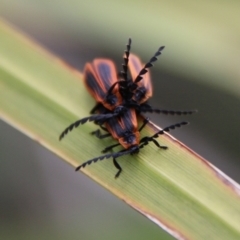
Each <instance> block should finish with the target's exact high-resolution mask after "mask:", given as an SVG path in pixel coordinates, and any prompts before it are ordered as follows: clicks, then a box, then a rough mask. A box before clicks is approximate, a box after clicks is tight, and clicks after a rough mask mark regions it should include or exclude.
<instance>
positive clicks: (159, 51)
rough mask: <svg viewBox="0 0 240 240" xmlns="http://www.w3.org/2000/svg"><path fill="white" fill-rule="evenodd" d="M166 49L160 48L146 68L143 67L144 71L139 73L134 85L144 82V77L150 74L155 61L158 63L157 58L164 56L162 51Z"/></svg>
mask: <svg viewBox="0 0 240 240" xmlns="http://www.w3.org/2000/svg"><path fill="white" fill-rule="evenodd" d="M164 48H165V46H162V47H160V48H159V49H158V50H157V52H156V53H155V54H154V56H153V57H152V58H151V59H150V60H149V62H148V63H146V64H145V66H144V67H143V69H142V70H141V71H140V72H139V74H138V76H137V77H136V79H135V80H134V83H137V82H140V81H141V80H142V76H143V75H144V74H145V73H147V72H148V70H147V69H148V68H150V67H152V66H153V63H154V62H155V61H157V59H158V58H157V57H158V56H160V55H161V54H162V50H163V49H164Z"/></svg>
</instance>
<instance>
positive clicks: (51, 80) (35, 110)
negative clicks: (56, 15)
mask: <svg viewBox="0 0 240 240" xmlns="http://www.w3.org/2000/svg"><path fill="white" fill-rule="evenodd" d="M0 43H1V44H0V114H1V118H2V119H4V120H5V121H6V122H8V123H9V124H11V125H13V126H14V127H16V128H17V129H19V130H20V131H22V132H23V133H25V134H27V135H28V136H29V137H31V138H32V139H34V140H35V141H38V142H39V143H40V144H42V145H43V146H45V147H46V148H48V149H49V150H51V151H53V152H54V153H56V154H57V155H59V156H60V157H62V158H63V159H64V160H65V161H66V162H68V163H70V164H71V165H72V166H74V167H76V166H78V165H79V164H81V163H83V162H84V161H86V160H88V159H91V158H93V157H96V156H99V155H100V154H101V150H102V149H104V148H105V147H106V146H108V145H109V144H112V143H113V140H111V139H109V140H103V141H99V140H98V139H96V138H94V137H93V136H91V135H90V134H89V132H91V131H93V130H95V129H96V126H95V125H94V124H93V123H88V124H85V125H83V126H80V127H79V128H78V129H76V130H74V131H73V132H72V133H70V134H69V135H68V136H67V137H66V138H65V139H63V141H62V142H59V141H58V137H59V134H60V133H61V132H62V131H63V130H64V129H65V127H66V126H68V125H69V124H70V123H72V122H74V121H75V120H77V119H79V118H82V117H85V116H87V115H88V114H89V110H90V109H91V108H92V107H93V106H94V101H93V99H91V97H90V96H89V94H88V93H87V91H86V89H85V88H84V85H83V82H82V75H81V74H80V73H79V72H77V71H76V70H74V69H71V68H70V67H69V66H67V65H66V64H64V63H63V62H61V61H60V60H59V59H57V58H56V57H54V56H51V55H50V54H49V53H47V52H46V51H44V50H42V49H41V48H40V47H38V46H37V45H36V44H34V43H32V42H31V41H29V40H28V39H26V38H25V37H23V36H22V35H20V34H19V33H17V32H16V31H14V30H12V29H11V28H10V27H9V26H8V25H6V24H4V23H0ZM156 128H157V127H156V126H154V125H150V126H149V127H147V128H146V129H145V130H144V131H143V135H151V134H153V132H154V131H156ZM159 142H160V143H161V144H162V145H166V146H168V147H169V149H168V150H166V151H164V150H160V149H158V148H157V147H156V146H154V145H153V144H149V146H147V147H145V148H144V149H143V150H142V151H141V152H140V153H139V154H138V155H134V156H125V157H122V158H120V159H119V163H120V165H121V166H122V168H123V173H122V174H121V175H120V177H119V178H118V179H117V180H115V179H114V175H115V173H116V169H115V168H114V166H113V164H112V161H111V160H105V161H101V162H99V163H98V164H93V165H91V166H87V167H86V168H85V169H83V172H84V173H85V174H87V175H88V176H89V177H91V178H93V179H94V180H95V181H96V182H98V183H99V184H101V185H102V186H104V187H105V188H106V189H108V190H109V191H111V192H112V193H113V194H115V195H116V196H118V197H119V198H120V199H122V200H124V201H125V202H126V203H127V204H129V205H130V206H132V207H133V208H134V209H136V210H137V211H139V212H141V213H142V214H143V215H145V216H146V217H148V218H149V219H150V220H151V221H153V222H155V223H156V224H158V225H159V226H161V227H162V228H164V229H165V230H166V231H168V232H169V233H170V234H172V235H173V236H175V237H176V238H178V239H239V238H240V228H239V226H240V201H239V193H240V188H239V185H237V184H236V183H235V182H234V181H232V180H231V179H229V178H228V177H227V176H225V175H224V174H223V173H222V172H221V171H219V170H218V169H216V168H215V167H214V166H212V165H211V164H210V163H208V162H207V161H206V160H204V159H202V158H201V157H200V156H198V155H197V154H196V153H194V152H193V151H191V150H190V149H188V148H187V147H186V146H184V145H183V144H182V143H180V142H179V141H177V140H176V139H174V138H173V137H171V136H170V135H167V134H166V135H165V136H161V137H160V138H159Z"/></svg>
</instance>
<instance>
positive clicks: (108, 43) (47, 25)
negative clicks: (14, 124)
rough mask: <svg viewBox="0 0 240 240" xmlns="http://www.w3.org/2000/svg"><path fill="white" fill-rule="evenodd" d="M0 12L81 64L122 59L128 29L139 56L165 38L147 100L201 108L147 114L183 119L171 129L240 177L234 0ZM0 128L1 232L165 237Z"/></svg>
mask: <svg viewBox="0 0 240 240" xmlns="http://www.w3.org/2000/svg"><path fill="white" fill-rule="evenodd" d="M0 16H1V17H2V18H4V19H6V20H7V21H9V22H10V23H12V24H13V25H15V26H17V27H18V28H19V29H21V30H22V31H23V32H25V33H27V34H28V35H29V36H31V37H32V38H34V39H36V40H37V41H38V42H39V43H40V44H41V45H43V46H44V47H45V48H47V49H49V50H50V51H51V52H53V53H54V54H56V55H58V56H59V57H60V58H62V59H64V61H66V62H68V63H69V64H71V65H72V66H74V67H76V68H77V69H79V70H80V71H81V70H82V69H83V66H84V64H85V62H86V61H91V60H92V59H93V58H95V57H107V58H111V59H113V60H114V61H115V62H116V64H117V66H120V64H121V62H122V54H123V50H124V49H125V44H126V42H127V39H128V37H129V36H131V37H132V39H133V44H132V51H133V52H134V53H137V54H138V55H139V56H140V57H141V59H142V60H143V62H146V61H148V60H149V58H150V57H151V56H152V55H153V53H154V52H155V51H156V50H157V48H158V47H159V46H161V45H165V46H166V49H165V50H164V52H163V55H162V56H161V57H160V58H159V61H158V62H157V63H156V64H155V66H154V68H153V69H152V70H151V75H152V81H153V85H154V97H153V98H152V100H151V104H152V105H153V106H156V107H161V108H165V109H176V110H178V109H196V108H197V109H198V110H199V113H198V114H196V115H193V116H185V117H171V116H162V115H161V116H160V115H150V117H151V119H152V120H153V121H154V122H155V123H157V124H159V125H160V126H166V125H168V124H171V123H174V122H177V121H181V120H189V121H190V122H191V125H190V126H188V127H186V128H184V129H181V130H178V131H176V132H173V135H174V136H176V137H177V138H179V139H180V140H181V141H182V142H184V143H185V144H186V145H187V146H189V147H190V148H192V149H193V150H195V151H196V152H197V153H199V154H200V155H202V156H203V157H205V158H206V159H207V160H209V161H210V162H211V163H213V164H214V165H216V166H217V167H218V168H219V169H221V170H222V171H223V172H225V173H226V174H227V175H229V176H231V177H232V178H233V179H234V180H236V181H237V182H240V175H239V165H240V161H239V149H240V130H239V120H240V101H239V99H240V67H239V63H240V25H239V23H240V2H239V1H236V0H230V1H229V0H228V1H227V0H218V1H217V0H213V1H190V0H186V1H166V0H165V1H154V0H151V1H120V0H118V1H107V0H103V1H82V0H78V1H76V0H68V1H66V0H64V1H56V0H52V1H47V0H34V1H33V0H18V1H13V0H0ZM0 44H1V43H0ZM79 104H81V103H79ZM91 107H92V106H91ZM46 117H47V116H46ZM0 129H1V138H0V141H1V142H0V154H1V155H0V156H1V167H0V176H1V181H0V191H1V197H0V213H1V214H0V239H87V240H88V239H136V238H137V239H146V238H148V239H173V238H172V237H171V236H169V235H168V234H167V233H165V232H164V231H162V230H161V229H159V228H158V227H157V226H155V225H154V224H153V223H152V222H150V221H148V220H147V219H145V218H144V217H142V216H141V215H140V214H139V213H137V212H135V211H134V210H132V209H130V208H129V207H128V206H127V205H126V204H124V203H123V202H121V201H120V200H118V199H116V198H115V197H114V196H112V195H111V194H109V193H108V192H107V191H106V190H104V189H102V188H101V187H99V186H98V185H97V184H95V183H94V182H93V181H92V180H90V179H88V178H87V177H85V176H84V175H83V174H77V173H75V172H74V169H73V168H72V167H70V166H68V165H66V164H65V163H64V162H63V161H59V159H58V158H57V157H56V156H54V155H53V154H51V153H50V152H48V151H47V150H45V149H43V148H42V147H41V146H39V145H38V144H37V143H35V142H32V141H31V140H30V139H28V138H27V137H26V136H24V135H23V134H21V133H19V132H17V131H16V130H14V129H13V128H11V127H10V126H8V125H7V124H6V123H3V122H1V123H0ZM56 137H58V136H56Z"/></svg>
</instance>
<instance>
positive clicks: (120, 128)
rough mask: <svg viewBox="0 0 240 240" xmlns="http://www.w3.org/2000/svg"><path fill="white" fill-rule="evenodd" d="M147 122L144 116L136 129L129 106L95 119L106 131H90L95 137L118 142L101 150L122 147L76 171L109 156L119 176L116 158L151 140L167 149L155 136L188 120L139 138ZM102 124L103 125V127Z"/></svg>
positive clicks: (134, 118) (133, 152)
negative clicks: (124, 109) (109, 138)
mask: <svg viewBox="0 0 240 240" xmlns="http://www.w3.org/2000/svg"><path fill="white" fill-rule="evenodd" d="M98 111H99V112H100V115H102V114H106V115H107V114H108V112H109V110H108V109H106V108H105V107H103V106H101V107H100V108H98ZM148 122H149V119H148V118H144V121H143V124H142V126H141V127H140V128H139V129H138V122H137V114H136V111H135V109H133V108H129V109H127V110H126V111H125V112H124V113H123V114H122V115H121V116H115V117H111V118H108V119H107V120H106V121H103V120H102V119H99V120H96V121H95V123H96V124H97V125H100V127H101V128H102V129H103V130H105V131H107V133H106V134H101V132H100V130H99V129H98V130H96V131H94V132H92V134H94V135H95V136H96V137H98V138H99V139H103V138H106V137H110V136H112V137H113V139H115V140H117V141H118V143H116V144H113V145H111V146H108V147H106V148H105V149H104V150H103V151H102V152H104V153H106V152H108V151H110V150H112V149H113V148H115V147H117V146H119V145H121V146H122V147H123V148H124V149H123V150H121V151H119V152H117V153H111V154H107V155H103V156H99V157H97V158H94V159H91V160H88V161H86V162H84V163H83V164H81V165H80V166H78V167H77V168H76V171H77V170H79V169H80V168H82V167H85V166H86V165H90V164H91V163H92V162H97V161H98V160H103V159H104V158H110V157H113V164H114V166H115V167H116V168H117V169H118V172H117V173H116V175H115V178H117V177H119V175H120V173H121V171H122V168H121V166H120V165H119V164H118V162H117V160H116V158H118V157H120V156H122V155H126V154H135V153H138V152H139V150H140V149H141V148H143V147H144V146H145V145H147V144H148V143H149V142H151V141H152V142H153V143H154V144H155V145H156V146H157V147H159V148H161V149H167V147H166V146H161V145H160V144H159V143H158V142H157V141H156V140H155V138H157V137H158V135H160V134H164V132H168V131H170V129H175V128H176V127H181V126H182V125H186V124H188V122H181V123H177V124H174V125H171V126H168V127H166V128H164V129H163V130H160V131H158V132H157V133H155V134H154V135H153V136H151V137H143V138H142V139H140V132H141V130H142V129H143V128H144V127H145V126H146V124H147V123H148ZM103 125H104V127H103ZM77 126H78V124H76V125H74V124H73V125H71V126H70V127H69V128H67V129H66V130H65V134H66V133H67V132H68V131H71V130H72V129H73V128H74V127H77Z"/></svg>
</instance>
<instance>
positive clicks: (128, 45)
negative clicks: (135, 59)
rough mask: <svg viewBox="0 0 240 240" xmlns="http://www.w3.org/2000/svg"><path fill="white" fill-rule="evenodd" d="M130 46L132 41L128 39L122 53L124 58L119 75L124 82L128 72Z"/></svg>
mask: <svg viewBox="0 0 240 240" xmlns="http://www.w3.org/2000/svg"><path fill="white" fill-rule="evenodd" d="M131 44H132V39H131V38H129V39H128V43H127V45H126V46H127V49H126V50H125V51H124V53H125V56H124V57H123V60H124V63H123V64H122V67H123V71H121V75H122V77H123V79H124V80H125V81H127V71H128V58H129V54H130V49H131Z"/></svg>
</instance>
